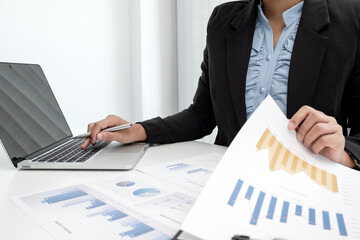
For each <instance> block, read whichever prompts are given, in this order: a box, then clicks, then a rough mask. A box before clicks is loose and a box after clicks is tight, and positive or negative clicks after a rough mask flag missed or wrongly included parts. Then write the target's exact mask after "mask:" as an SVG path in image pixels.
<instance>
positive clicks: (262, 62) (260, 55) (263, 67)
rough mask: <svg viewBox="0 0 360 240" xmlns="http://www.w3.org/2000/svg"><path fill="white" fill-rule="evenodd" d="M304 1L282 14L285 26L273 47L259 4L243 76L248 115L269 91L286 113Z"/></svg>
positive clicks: (269, 28)
mask: <svg viewBox="0 0 360 240" xmlns="http://www.w3.org/2000/svg"><path fill="white" fill-rule="evenodd" d="M303 3H304V2H300V3H299V4H297V5H295V6H294V7H292V8H290V9H288V10H287V11H285V12H284V13H283V19H284V23H285V26H286V27H285V28H284V30H283V32H282V33H281V35H280V38H279V40H278V42H277V44H276V46H275V48H274V47H273V32H272V29H271V27H270V25H269V21H268V20H267V18H266V17H265V15H264V13H263V11H262V3H260V4H259V5H258V16H257V19H256V26H255V32H254V38H253V43H252V49H251V55H250V60H249V67H248V71H247V76H246V92H245V99H246V114H247V118H249V117H250V116H251V114H252V113H253V112H254V111H255V110H256V108H257V107H258V106H259V105H260V104H261V103H262V101H263V100H264V99H265V98H266V97H267V95H269V94H270V95H271V96H272V98H273V99H274V100H275V102H276V103H277V104H278V106H279V107H280V108H281V110H282V111H283V113H284V114H286V106H287V103H286V102H287V87H288V77H289V68H290V60H291V54H292V50H293V46H294V41H295V37H296V33H297V29H298V26H299V22H300V18H301V13H302V9H303Z"/></svg>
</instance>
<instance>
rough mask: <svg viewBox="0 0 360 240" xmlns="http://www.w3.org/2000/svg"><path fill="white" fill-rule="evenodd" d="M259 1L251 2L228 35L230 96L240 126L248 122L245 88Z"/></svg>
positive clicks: (238, 16)
mask: <svg viewBox="0 0 360 240" xmlns="http://www.w3.org/2000/svg"><path fill="white" fill-rule="evenodd" d="M258 2H259V1H258V0H254V1H250V3H249V5H248V6H247V7H245V8H244V9H243V10H242V11H241V12H240V13H239V14H238V15H237V16H236V17H235V18H234V20H233V21H232V23H231V25H232V27H233V28H234V30H235V31H234V32H233V33H231V34H228V35H227V45H226V63H227V74H228V80H229V86H230V94H231V98H232V100H233V106H234V109H235V112H236V116H237V118H238V121H239V122H240V126H242V125H243V124H244V123H245V121H246V103H245V87H246V73H247V69H248V65H249V59H250V53H251V46H252V40H253V36H254V30H255V23H256V15H257V5H258Z"/></svg>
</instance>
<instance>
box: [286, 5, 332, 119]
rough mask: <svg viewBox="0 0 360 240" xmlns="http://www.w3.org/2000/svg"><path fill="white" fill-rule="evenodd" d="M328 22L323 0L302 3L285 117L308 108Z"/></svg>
mask: <svg viewBox="0 0 360 240" xmlns="http://www.w3.org/2000/svg"><path fill="white" fill-rule="evenodd" d="M329 23H330V19H329V13H328V9H327V4H326V0H305V1H304V7H303V12H302V17H301V19H300V23H299V28H298V32H297V35H296V39H295V44H294V48H293V52H292V59H291V64H290V70H289V80H288V97H287V117H288V118H291V117H292V116H293V115H294V114H295V113H296V112H297V111H298V110H299V108H301V107H302V106H304V105H310V104H311V102H312V98H313V95H314V91H315V88H316V83H317V79H318V76H319V72H320V68H321V63H322V60H323V57H324V55H325V52H326V48H327V40H328V38H327V37H325V36H323V35H321V34H320V32H321V30H322V29H324V27H325V26H327V25H328V24H329Z"/></svg>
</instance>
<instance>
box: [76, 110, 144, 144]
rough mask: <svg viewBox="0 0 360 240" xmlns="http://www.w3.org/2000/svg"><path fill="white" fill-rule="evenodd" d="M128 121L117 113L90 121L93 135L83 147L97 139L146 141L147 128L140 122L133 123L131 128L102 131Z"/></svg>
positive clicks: (123, 141) (89, 129) (89, 130)
mask: <svg viewBox="0 0 360 240" xmlns="http://www.w3.org/2000/svg"><path fill="white" fill-rule="evenodd" d="M127 123H129V122H127V121H126V120H124V119H122V118H120V117H118V116H115V115H109V116H107V117H106V118H105V119H103V120H101V121H98V122H95V123H90V124H89V125H88V132H90V133H91V135H90V137H88V138H86V139H85V141H84V143H83V144H82V145H81V148H82V149H86V148H87V147H88V146H89V144H90V143H91V144H93V145H94V144H95V143H96V140H101V141H113V140H114V141H118V142H120V143H131V142H136V141H145V140H146V139H147V135H146V132H145V129H144V128H143V126H142V125H140V124H133V125H132V126H131V128H127V129H124V130H120V131H116V132H100V131H101V130H103V129H106V128H110V127H115V126H120V125H123V124H127Z"/></svg>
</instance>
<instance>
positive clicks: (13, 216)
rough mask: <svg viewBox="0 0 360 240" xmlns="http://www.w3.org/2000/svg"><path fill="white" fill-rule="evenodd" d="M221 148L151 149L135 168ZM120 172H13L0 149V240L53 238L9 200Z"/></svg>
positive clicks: (182, 146) (192, 145)
mask: <svg viewBox="0 0 360 240" xmlns="http://www.w3.org/2000/svg"><path fill="white" fill-rule="evenodd" d="M225 150H226V148H225V147H221V146H217V145H212V144H206V143H201V142H196V141H193V142H184V143H176V144H167V145H160V146H156V147H151V148H149V149H148V150H147V152H146V153H145V155H144V156H143V157H142V159H141V160H140V162H139V163H138V165H137V167H140V166H148V165H152V164H156V163H162V162H167V161H171V160H177V159H182V158H188V157H193V156H198V155H202V154H207V153H224V152H225ZM114 174H121V172H120V171H69V170H66V171H57V170H17V169H14V168H13V166H11V163H10V162H9V161H8V159H7V158H6V155H5V153H4V152H3V150H2V148H0V239H9V240H10V239H11V240H12V239H16V240H17V239H21V240H23V239H36V240H41V239H53V238H52V237H51V235H50V234H48V233H47V232H46V231H45V230H44V229H42V228H41V227H40V226H39V225H38V224H37V223H36V222H35V221H34V220H32V218H30V217H29V216H27V215H26V214H25V213H24V212H23V211H22V210H20V209H19V208H18V207H17V206H15V205H14V204H13V203H12V202H11V201H10V200H9V197H13V196H19V195H24V194H28V193H32V192H40V191H44V190H48V189H53V188H61V187H66V186H72V185H76V184H79V183H84V182H88V181H94V180H97V179H100V178H103V177H107V176H110V175H114Z"/></svg>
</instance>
